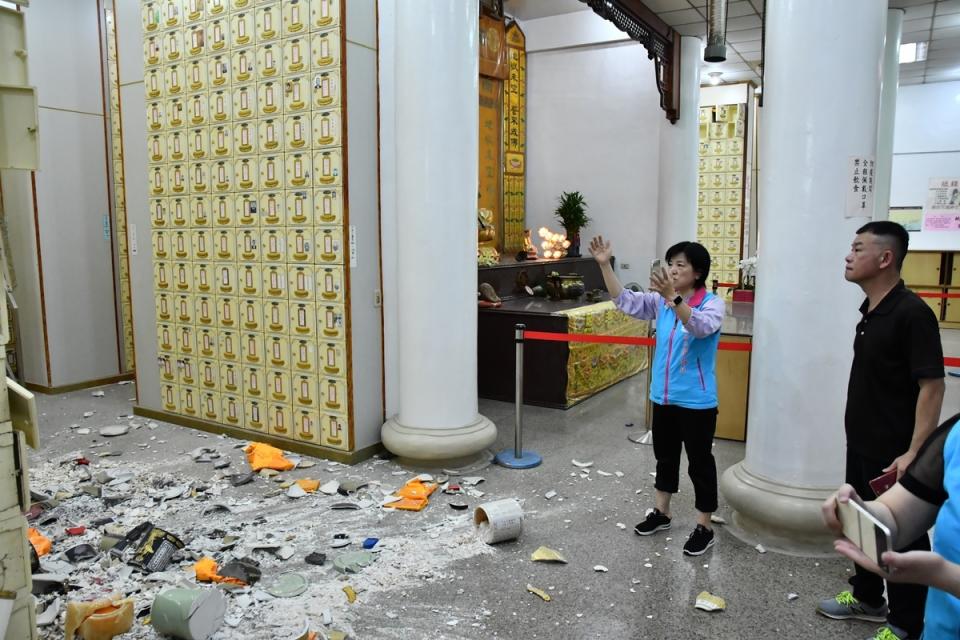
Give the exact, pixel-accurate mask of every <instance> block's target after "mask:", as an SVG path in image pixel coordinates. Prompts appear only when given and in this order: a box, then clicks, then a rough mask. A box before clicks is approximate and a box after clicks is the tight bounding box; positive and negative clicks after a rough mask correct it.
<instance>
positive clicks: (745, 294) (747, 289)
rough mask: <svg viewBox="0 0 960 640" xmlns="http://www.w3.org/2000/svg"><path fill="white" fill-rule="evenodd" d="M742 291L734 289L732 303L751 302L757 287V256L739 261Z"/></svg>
mask: <svg viewBox="0 0 960 640" xmlns="http://www.w3.org/2000/svg"><path fill="white" fill-rule="evenodd" d="M740 273H741V274H743V275H742V277H741V281H742V285H741V286H742V287H743V288H742V289H734V291H733V301H734V302H753V300H754V295H755V290H756V286H757V256H752V257H750V258H746V259H744V260H741V261H740Z"/></svg>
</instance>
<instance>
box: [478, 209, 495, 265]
mask: <svg viewBox="0 0 960 640" xmlns="http://www.w3.org/2000/svg"><path fill="white" fill-rule="evenodd" d="M477 223H478V228H477V264H478V265H479V266H481V267H492V266H493V265H496V264H500V253H499V252H498V251H497V228H496V226H494V224H493V211H491V210H490V209H480V210H479V211H478V212H477Z"/></svg>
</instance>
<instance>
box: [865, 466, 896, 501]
mask: <svg viewBox="0 0 960 640" xmlns="http://www.w3.org/2000/svg"><path fill="white" fill-rule="evenodd" d="M869 484H870V488H871V489H873V492H874V493H875V494H876V495H877V497H878V498H879V497H880V495H881V494H883V493H886V492H887V490H888V489H890V487H892V486H893V485H895V484H897V470H896V469H893V470H892V471H888V472H887V473H885V474H883V475H882V476H880V477H879V478H874V479H873V480H871V481H870V483H869Z"/></svg>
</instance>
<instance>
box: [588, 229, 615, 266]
mask: <svg viewBox="0 0 960 640" xmlns="http://www.w3.org/2000/svg"><path fill="white" fill-rule="evenodd" d="M590 255H592V256H593V258H594V260H596V261H597V262H599V263H600V264H601V265H605V264H610V258H612V257H613V250H612V249H611V248H610V243H609V242H608V241H604V239H603V236H596V237H594V238H593V239H592V240H591V241H590Z"/></svg>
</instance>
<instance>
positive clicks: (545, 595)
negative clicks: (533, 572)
mask: <svg viewBox="0 0 960 640" xmlns="http://www.w3.org/2000/svg"><path fill="white" fill-rule="evenodd" d="M527 591H529V592H530V593H532V594H533V595H535V596H537V597H538V598H540V599H541V600H543V601H544V602H550V600H551V598H550V594H548V593H547V592H546V591H544V590H543V589H537V588H536V587H535V586H533V585H532V584H528V585H527Z"/></svg>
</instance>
